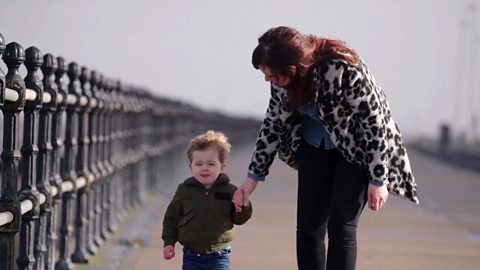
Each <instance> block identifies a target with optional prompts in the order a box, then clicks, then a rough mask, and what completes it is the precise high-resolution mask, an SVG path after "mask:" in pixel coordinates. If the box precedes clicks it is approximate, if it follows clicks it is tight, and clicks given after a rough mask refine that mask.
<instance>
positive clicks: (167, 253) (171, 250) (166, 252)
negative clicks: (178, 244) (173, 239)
mask: <svg viewBox="0 0 480 270" xmlns="http://www.w3.org/2000/svg"><path fill="white" fill-rule="evenodd" d="M173 257H175V247H174V246H171V245H169V246H165V247H164V248H163V258H165V259H166V260H170V259H171V258H173Z"/></svg>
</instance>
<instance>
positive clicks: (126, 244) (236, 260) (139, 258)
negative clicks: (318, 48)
mask: <svg viewBox="0 0 480 270" xmlns="http://www.w3.org/2000/svg"><path fill="white" fill-rule="evenodd" d="M410 154H411V159H412V166H413V169H414V173H415V175H416V178H417V182H418V184H419V188H420V189H419V190H420V193H419V196H420V200H421V204H420V205H418V206H417V205H414V204H412V203H410V202H407V201H403V200H402V199H399V198H395V197H393V196H390V198H389V201H388V203H387V205H386V207H385V208H384V209H383V210H382V211H381V212H379V213H374V212H372V211H370V210H368V209H366V210H365V212H364V215H363V216H362V219H361V221H360V225H359V226H360V227H359V252H358V267H357V269H368V270H377V269H379V270H380V269H389V270H395V269H409V270H415V269H419V270H420V269H421V270H425V269H436V270H442V269H445V270H446V269H462V270H467V269H472V270H473V269H478V265H480V200H478V194H477V193H478V191H479V190H480V177H479V176H480V175H479V174H476V173H474V172H471V171H465V170H461V169H458V168H456V167H452V166H449V165H448V164H445V163H441V162H439V161H436V160H432V159H429V158H428V157H426V156H424V155H422V154H420V153H418V152H415V151H413V150H412V151H411V153H410ZM250 155H251V146H248V147H243V148H241V149H237V148H234V149H233V150H232V156H231V157H230V160H229V163H228V165H227V172H228V173H229V175H230V176H231V178H232V181H233V182H234V183H235V184H237V185H239V184H240V183H241V182H242V181H243V179H244V176H245V169H246V167H247V163H248V160H249V158H250ZM176 175H177V176H178V179H177V180H178V181H177V182H175V183H172V184H171V185H170V186H165V189H164V192H163V193H162V194H159V195H158V196H151V197H150V198H149V201H148V202H147V203H146V204H145V206H144V207H142V208H139V209H136V210H135V211H133V213H132V214H130V215H129V216H128V217H127V219H126V222H125V224H124V225H123V226H122V229H121V230H119V231H118V232H117V233H116V234H115V235H114V236H113V239H111V240H112V241H110V242H109V244H108V245H106V246H105V247H103V248H102V251H101V254H99V255H98V256H96V257H94V258H93V260H92V262H91V264H90V265H89V266H77V269H122V270H123V269H125V270H127V269H142V270H144V269H162V270H174V269H181V258H182V252H181V248H180V246H179V245H177V247H176V253H177V255H176V257H175V258H174V259H172V260H170V261H165V260H164V259H163V243H162V240H161V229H162V224H161V223H162V218H163V213H164V210H165V207H166V204H167V203H168V201H169V200H170V197H171V196H172V194H173V192H174V190H175V188H176V185H177V184H178V183H179V182H180V181H182V180H183V179H184V178H185V177H187V176H188V175H189V172H188V170H187V166H186V164H181V166H180V167H179V168H178V170H177V172H176ZM252 202H253V209H254V216H253V218H252V219H251V220H250V221H249V222H248V223H247V224H245V225H243V226H238V227H236V232H237V237H236V239H235V241H234V242H233V243H232V246H233V253H232V269H248V270H257V269H258V270H260V269H262V270H269V269H272V270H273V269H275V270H283V269H285V270H287V269H297V268H296V260H295V213H296V209H295V207H296V175H295V171H292V170H290V169H289V168H288V167H287V166H286V165H284V164H281V163H279V162H275V163H274V164H273V168H272V170H271V174H270V175H269V177H268V179H267V182H266V183H263V184H261V185H259V187H258V188H257V191H256V192H255V194H254V196H253V198H252Z"/></svg>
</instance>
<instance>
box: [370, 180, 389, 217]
mask: <svg viewBox="0 0 480 270" xmlns="http://www.w3.org/2000/svg"><path fill="white" fill-rule="evenodd" d="M387 199H388V190H387V186H386V185H383V186H375V185H368V208H370V209H372V210H373V211H378V210H380V209H381V208H382V207H383V206H384V205H385V203H386V202H387Z"/></svg>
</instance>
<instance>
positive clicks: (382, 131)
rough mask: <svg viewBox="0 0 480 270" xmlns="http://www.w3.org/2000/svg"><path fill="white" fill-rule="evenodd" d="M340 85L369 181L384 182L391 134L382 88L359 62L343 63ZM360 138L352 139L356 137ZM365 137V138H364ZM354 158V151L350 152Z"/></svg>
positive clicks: (386, 177)
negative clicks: (356, 130)
mask: <svg viewBox="0 0 480 270" xmlns="http://www.w3.org/2000/svg"><path fill="white" fill-rule="evenodd" d="M341 81H342V82H341V84H342V86H341V88H342V89H344V90H343V95H344V97H345V101H346V103H345V104H346V106H348V107H349V108H347V109H350V110H352V112H353V114H354V119H355V121H358V122H359V125H357V128H358V129H360V130H362V132H361V133H357V134H354V140H357V139H358V140H357V141H359V142H360V143H357V144H359V146H360V147H361V148H363V149H362V150H363V151H364V156H363V157H362V159H363V162H364V163H365V167H367V168H368V172H369V176H370V179H369V180H370V181H382V182H384V183H388V160H389V149H388V148H389V147H388V138H387V135H388V134H391V131H389V129H390V128H392V127H390V126H389V125H390V124H391V123H393V120H392V119H391V116H390V110H389V108H388V102H387V99H386V97H385V94H384V92H383V90H382V89H381V88H380V87H379V86H378V85H377V84H376V82H375V80H374V79H373V77H372V76H371V75H370V74H369V73H368V70H367V68H366V66H365V64H364V63H363V62H361V63H360V67H358V68H356V67H352V66H349V65H345V69H344V71H343V74H342V80H341ZM359 134H361V136H362V137H361V138H355V136H359ZM367 138H368V140H367ZM352 154H353V157H355V156H356V155H355V153H352Z"/></svg>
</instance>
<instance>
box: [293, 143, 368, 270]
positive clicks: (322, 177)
mask: <svg viewBox="0 0 480 270" xmlns="http://www.w3.org/2000/svg"><path fill="white" fill-rule="evenodd" d="M322 148H323V147H321V148H316V147H313V146H311V145H309V144H307V143H305V142H303V143H302V145H301V146H300V149H299V152H298V154H297V157H296V158H297V162H298V166H299V167H298V198H297V200H298V203H297V262H298V268H299V269H300V270H307V269H308V270H317V269H318V270H320V269H322V270H324V269H327V270H347V269H348V270H352V269H355V265H356V260H357V224H358V220H359V217H360V214H361V213H362V210H363V208H364V206H365V204H366V201H367V192H366V190H367V187H368V181H367V178H366V173H365V172H363V171H361V170H360V169H358V168H357V167H356V166H354V165H352V164H351V163H349V162H347V161H346V160H345V158H343V157H342V156H341V155H340V153H339V151H338V150H337V149H328V150H325V149H322ZM327 231H328V255H327V254H326V253H327V252H326V248H325V235H326V233H327Z"/></svg>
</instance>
